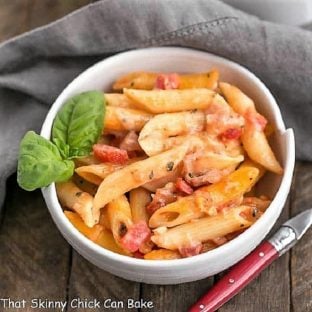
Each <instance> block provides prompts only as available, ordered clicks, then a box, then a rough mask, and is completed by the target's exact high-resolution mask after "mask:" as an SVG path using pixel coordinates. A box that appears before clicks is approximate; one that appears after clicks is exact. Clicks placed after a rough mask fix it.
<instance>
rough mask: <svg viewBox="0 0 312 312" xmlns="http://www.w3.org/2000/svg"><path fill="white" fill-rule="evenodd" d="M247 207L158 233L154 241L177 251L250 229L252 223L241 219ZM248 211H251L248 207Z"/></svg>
mask: <svg viewBox="0 0 312 312" xmlns="http://www.w3.org/2000/svg"><path fill="white" fill-rule="evenodd" d="M245 209H246V206H240V207H237V208H233V209H231V210H230V211H229V212H226V213H224V214H218V215H216V216H214V217H204V218H201V219H198V220H196V221H194V222H189V223H185V224H182V225H179V226H176V227H174V228H172V229H168V230H166V231H163V232H162V233H159V232H156V233H154V235H153V236H152V241H153V242H154V243H155V244H156V245H157V246H159V247H162V248H166V249H170V250H176V249H179V248H182V247H184V246H189V245H191V244H193V243H194V242H196V243H197V242H200V243H201V242H204V241H207V240H211V239H214V238H216V237H220V236H225V235H226V234H229V233H232V232H235V231H237V230H239V229H244V228H246V227H249V226H250V225H251V224H252V222H251V221H249V220H247V219H245V218H243V217H241V216H240V213H241V212H242V211H244V210H245ZM247 209H249V208H248V207H247Z"/></svg>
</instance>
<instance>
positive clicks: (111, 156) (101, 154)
mask: <svg viewBox="0 0 312 312" xmlns="http://www.w3.org/2000/svg"><path fill="white" fill-rule="evenodd" d="M93 153H94V156H95V157H96V158H97V159H98V160H100V161H102V162H110V163H114V164H124V163H125V162H126V161H127V160H128V159H129V157H128V153H127V151H125V150H121V149H119V148H117V147H114V146H110V145H105V144H94V145H93Z"/></svg>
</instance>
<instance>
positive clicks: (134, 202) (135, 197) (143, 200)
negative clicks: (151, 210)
mask: <svg viewBox="0 0 312 312" xmlns="http://www.w3.org/2000/svg"><path fill="white" fill-rule="evenodd" d="M151 200H152V198H151V194H150V192H149V191H147V190H146V189H144V188H142V187H138V188H135V189H133V190H131V191H130V194H129V202H130V208H131V215H132V220H133V222H134V223H137V222H139V221H145V222H146V223H148V219H149V216H148V213H147V211H146V205H148V204H149V203H150V202H151Z"/></svg>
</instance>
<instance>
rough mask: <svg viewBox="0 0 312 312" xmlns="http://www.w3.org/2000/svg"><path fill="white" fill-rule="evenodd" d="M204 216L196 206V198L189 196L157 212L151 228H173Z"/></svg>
mask: <svg viewBox="0 0 312 312" xmlns="http://www.w3.org/2000/svg"><path fill="white" fill-rule="evenodd" d="M203 215H204V212H203V211H202V210H201V207H200V206H198V205H196V204H195V205H194V197H193V196H187V197H184V198H183V199H181V200H178V201H176V202H173V203H172V204H168V205H166V206H164V207H162V208H159V209H158V210H156V211H155V212H154V213H153V215H152V216H151V218H150V220H149V226H150V227H151V228H156V227H160V226H166V227H173V226H176V225H180V224H183V223H186V222H188V221H190V220H193V219H197V218H200V217H202V216H203Z"/></svg>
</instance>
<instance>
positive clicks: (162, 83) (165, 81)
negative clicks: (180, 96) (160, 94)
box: [155, 74, 180, 90]
mask: <svg viewBox="0 0 312 312" xmlns="http://www.w3.org/2000/svg"><path fill="white" fill-rule="evenodd" d="M179 84H180V77H179V75H178V74H160V75H158V76H157V78H156V82H155V89H160V90H172V89H178V88H179Z"/></svg>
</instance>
